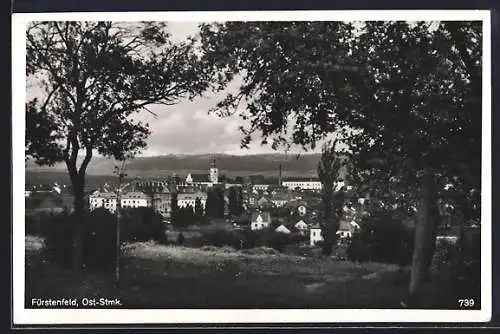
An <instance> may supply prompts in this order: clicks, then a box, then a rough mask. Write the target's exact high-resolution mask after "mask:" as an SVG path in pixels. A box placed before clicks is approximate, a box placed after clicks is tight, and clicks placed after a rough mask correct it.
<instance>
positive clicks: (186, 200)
mask: <svg viewBox="0 0 500 334" xmlns="http://www.w3.org/2000/svg"><path fill="white" fill-rule="evenodd" d="M197 198H199V199H200V201H201V206H202V207H203V209H205V204H206V202H207V195H206V194H205V193H203V192H194V193H180V194H178V195H177V206H178V207H179V208H184V207H187V206H191V207H192V208H193V209H194V207H195V206H196V199H197Z"/></svg>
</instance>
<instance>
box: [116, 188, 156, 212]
mask: <svg viewBox="0 0 500 334" xmlns="http://www.w3.org/2000/svg"><path fill="white" fill-rule="evenodd" d="M120 205H121V207H122V208H141V207H148V206H150V205H151V199H150V197H149V196H148V195H146V194H145V193H143V192H139V191H133V192H129V193H126V194H123V195H122V196H121V199H120Z"/></svg>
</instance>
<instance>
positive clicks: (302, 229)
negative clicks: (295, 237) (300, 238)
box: [293, 219, 309, 235]
mask: <svg viewBox="0 0 500 334" xmlns="http://www.w3.org/2000/svg"><path fill="white" fill-rule="evenodd" d="M293 226H294V227H295V228H296V229H297V231H299V233H300V234H301V235H306V234H307V231H308V230H309V225H307V224H306V222H305V221H304V220H302V219H301V220H299V221H298V222H296V223H295V225H293Z"/></svg>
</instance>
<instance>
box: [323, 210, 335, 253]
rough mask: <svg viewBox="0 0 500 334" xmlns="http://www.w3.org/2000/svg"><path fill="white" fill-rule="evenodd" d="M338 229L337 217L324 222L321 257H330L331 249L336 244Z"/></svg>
mask: <svg viewBox="0 0 500 334" xmlns="http://www.w3.org/2000/svg"><path fill="white" fill-rule="evenodd" d="M338 229H339V220H338V218H337V217H332V218H329V220H328V221H326V222H325V228H324V232H323V234H324V238H323V240H324V241H323V249H322V252H323V255H331V254H332V252H333V248H334V247H335V245H336V244H337V231H338Z"/></svg>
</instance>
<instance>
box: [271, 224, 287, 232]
mask: <svg viewBox="0 0 500 334" xmlns="http://www.w3.org/2000/svg"><path fill="white" fill-rule="evenodd" d="M274 231H275V232H278V233H284V234H290V233H291V231H290V230H289V229H288V228H287V227H286V226H285V225H284V224H281V225H280V226H278V227H277V228H276V229H275V230H274Z"/></svg>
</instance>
